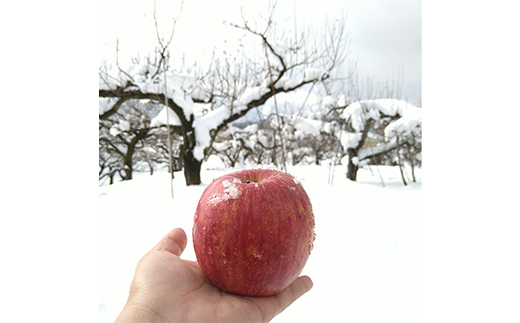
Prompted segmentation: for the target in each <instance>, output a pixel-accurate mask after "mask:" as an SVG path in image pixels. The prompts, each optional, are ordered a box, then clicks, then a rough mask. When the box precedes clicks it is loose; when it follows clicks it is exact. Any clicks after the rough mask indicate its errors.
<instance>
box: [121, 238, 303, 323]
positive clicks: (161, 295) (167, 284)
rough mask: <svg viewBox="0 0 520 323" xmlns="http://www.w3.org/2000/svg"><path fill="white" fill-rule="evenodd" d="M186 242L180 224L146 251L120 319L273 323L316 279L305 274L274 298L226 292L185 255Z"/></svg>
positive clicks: (124, 320) (131, 320)
mask: <svg viewBox="0 0 520 323" xmlns="http://www.w3.org/2000/svg"><path fill="white" fill-rule="evenodd" d="M186 244H187V237H186V233H185V232H184V230H182V229H180V228H176V229H173V230H172V231H170V232H169V233H168V234H167V235H166V236H165V237H164V238H163V239H162V240H161V241H160V242H159V243H158V244H157V245H156V246H155V247H154V248H152V250H150V251H149V252H148V253H147V254H146V255H144V257H143V258H142V259H141V260H140V261H139V263H138V264H137V268H136V271H135V275H134V279H133V281H132V284H131V286H130V295H129V297H128V301H127V303H126V305H125V307H124V309H123V311H122V312H121V314H120V315H119V317H118V318H117V320H116V322H119V323H122V322H269V321H270V320H271V319H273V317H275V316H276V315H278V314H279V313H281V312H282V311H283V310H284V309H285V308H287V307H288V306H289V305H290V304H291V303H292V302H294V301H295V300H296V299H298V298H299V297H300V296H302V295H303V294H305V293H306V292H308V291H309V290H310V289H311V288H312V280H311V279H310V278H309V277H307V276H301V277H298V278H297V279H296V280H295V281H294V282H293V283H292V284H291V285H290V286H289V287H287V288H286V289H285V290H283V291H282V292H280V293H278V294H276V295H273V296H267V297H248V296H240V295H235V294H231V293H227V292H224V291H222V290H220V289H218V288H217V287H216V286H215V285H213V284H212V283H211V282H210V281H209V280H208V279H207V278H206V276H204V273H203V272H202V270H201V269H200V267H199V265H198V263H197V262H195V261H189V260H182V259H180V255H181V254H182V252H183V251H184V249H185V248H186Z"/></svg>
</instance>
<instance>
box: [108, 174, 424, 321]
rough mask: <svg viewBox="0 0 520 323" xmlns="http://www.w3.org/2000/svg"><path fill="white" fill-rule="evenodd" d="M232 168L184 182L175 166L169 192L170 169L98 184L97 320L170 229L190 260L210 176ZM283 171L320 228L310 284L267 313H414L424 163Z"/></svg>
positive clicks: (315, 316)
mask: <svg viewBox="0 0 520 323" xmlns="http://www.w3.org/2000/svg"><path fill="white" fill-rule="evenodd" d="M229 171H230V170H226V171H217V170H203V171H202V174H201V175H202V182H203V184H202V185H199V186H190V187H186V185H185V184H184V178H183V176H182V174H180V173H176V178H175V180H174V199H173V200H172V199H171V198H170V186H169V175H168V174H167V173H156V174H154V175H153V176H149V175H140V176H137V178H136V179H134V180H132V181H129V182H120V183H116V184H114V185H111V186H103V187H100V188H99V207H100V216H99V222H100V241H99V245H100V250H99V255H100V274H99V275H100V300H99V317H100V322H113V321H114V319H115V318H116V317H117V315H118V314H119V312H120V311H121V309H122V308H123V306H124V304H125V302H126V299H127V296H128V289H129V287H130V282H131V279H132V277H133V272H134V269H135V266H136V264H137V262H138V260H139V259H140V258H141V257H142V256H143V255H144V254H145V253H146V252H147V251H148V250H149V249H150V248H151V247H153V246H154V245H155V244H156V243H157V241H159V239H161V238H162V237H163V236H164V235H165V234H166V233H167V232H168V231H170V230H171V229H173V228H175V227H181V228H183V229H184V230H185V231H186V233H187V235H188V246H187V248H186V250H185V251H184V253H183V255H182V257H183V258H185V259H190V260H195V253H194V251H193V244H192V240H191V228H192V221H193V214H194V211H195V207H196V205H197V202H198V200H199V198H200V196H201V194H202V192H203V190H204V188H205V187H206V186H207V185H208V184H209V183H210V182H211V180H212V179H213V178H216V177H218V176H220V175H222V174H224V173H227V172H229ZM288 171H289V172H290V173H291V174H293V175H294V176H296V177H297V178H299V179H300V180H301V182H302V184H303V186H304V188H305V189H306V191H307V193H308V194H309V196H310V198H311V202H312V204H313V209H314V214H315V218H316V235H317V236H316V241H315V244H314V250H313V251H312V254H311V256H310V258H309V261H308V262H307V265H306V267H305V268H304V270H303V272H302V274H305V275H309V276H310V277H311V278H312V280H313V282H314V287H313V289H312V290H311V291H310V292H309V293H307V294H306V295H304V296H303V297H301V298H300V299H299V300H297V301H296V302H295V303H293V304H292V305H291V306H290V307H289V308H288V309H287V310H286V311H284V312H283V313H281V314H280V315H279V316H277V317H276V318H275V319H274V320H273V322H338V321H345V322H400V323H405V322H410V323H411V322H414V323H415V322H419V321H420V314H421V313H420V309H421V289H420V285H421V282H420V280H421V249H420V244H421V186H422V184H421V182H422V180H421V178H422V177H421V170H420V169H419V170H416V176H417V178H418V182H417V183H410V185H408V186H404V185H403V184H402V182H401V178H400V174H399V169H398V168H396V167H379V169H377V168H375V167H372V169H368V168H366V169H360V170H359V172H358V182H351V181H348V180H347V179H346V178H345V170H344V167H340V166H338V167H337V168H336V171H335V176H334V183H333V185H329V184H328V178H329V168H328V167H327V166H298V167H293V168H289V170H288ZM380 174H381V177H382V179H383V181H384V184H385V186H384V187H383V185H382V184H381V177H380V176H379V175H380ZM409 174H410V173H409V170H408V175H409Z"/></svg>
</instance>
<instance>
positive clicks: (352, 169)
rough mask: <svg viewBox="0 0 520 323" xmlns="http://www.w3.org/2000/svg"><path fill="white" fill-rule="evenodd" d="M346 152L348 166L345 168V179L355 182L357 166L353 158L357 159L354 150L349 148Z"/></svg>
mask: <svg viewBox="0 0 520 323" xmlns="http://www.w3.org/2000/svg"><path fill="white" fill-rule="evenodd" d="M347 152H348V166H347V178H348V179H350V180H352V181H355V180H356V177H357V171H358V166H357V165H355V164H354V161H353V159H354V157H357V151H356V149H353V148H349V149H348V150H347Z"/></svg>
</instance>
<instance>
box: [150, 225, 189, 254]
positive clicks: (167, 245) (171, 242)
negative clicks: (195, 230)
mask: <svg viewBox="0 0 520 323" xmlns="http://www.w3.org/2000/svg"><path fill="white" fill-rule="evenodd" d="M187 243H188V238H187V237H186V233H185V232H184V230H183V229H181V228H175V229H173V230H172V231H170V232H169V233H168V234H167V235H166V236H165V237H164V238H162V239H161V241H159V243H157V245H156V246H155V247H154V248H153V249H152V250H157V251H160V250H165V251H168V252H170V253H173V254H174V255H177V256H180V255H181V254H182V252H183V251H184V249H185V248H186V244H187Z"/></svg>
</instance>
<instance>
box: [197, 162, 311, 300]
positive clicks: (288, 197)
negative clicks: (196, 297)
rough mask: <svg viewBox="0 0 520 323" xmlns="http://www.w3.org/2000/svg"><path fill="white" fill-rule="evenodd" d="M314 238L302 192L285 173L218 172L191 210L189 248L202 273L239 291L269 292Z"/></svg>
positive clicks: (293, 271) (302, 258)
mask: <svg viewBox="0 0 520 323" xmlns="http://www.w3.org/2000/svg"><path fill="white" fill-rule="evenodd" d="M314 239H315V234H314V214H313V212H312V205H311V202H310V199H309V197H308V196H307V193H306V192H305V190H304V189H303V186H302V185H301V184H300V183H299V181H296V182H295V180H294V177H293V176H292V175H290V174H288V173H284V172H280V171H276V170H270V169H250V170H242V171H237V172H233V173H230V174H227V175H224V176H221V177H219V178H217V179H215V180H213V182H212V183H211V184H210V185H209V186H208V187H207V188H206V189H205V191H204V193H203V194H202V196H201V198H200V201H199V203H198V205H197V209H196V211H195V219H194V225H193V247H194V249H195V254H196V256H197V261H198V263H199V265H200V267H201V269H202V271H203V272H204V274H205V275H206V277H207V278H208V279H209V280H210V281H211V282H212V283H213V284H214V285H216V286H217V287H218V288H220V289H222V290H224V291H227V292H230V293H234V294H239V295H246V296H269V295H273V294H277V293H279V292H281V291H282V290H284V289H285V288H287V287H288V286H289V285H290V284H291V283H292V282H293V281H294V280H295V279H296V278H297V277H298V276H299V275H300V273H301V271H302V270H303V267H304V266H305V263H306V262H307V259H308V258H309V255H310V253H311V250H312V248H313V243H314Z"/></svg>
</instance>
